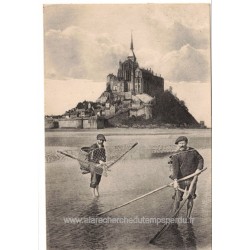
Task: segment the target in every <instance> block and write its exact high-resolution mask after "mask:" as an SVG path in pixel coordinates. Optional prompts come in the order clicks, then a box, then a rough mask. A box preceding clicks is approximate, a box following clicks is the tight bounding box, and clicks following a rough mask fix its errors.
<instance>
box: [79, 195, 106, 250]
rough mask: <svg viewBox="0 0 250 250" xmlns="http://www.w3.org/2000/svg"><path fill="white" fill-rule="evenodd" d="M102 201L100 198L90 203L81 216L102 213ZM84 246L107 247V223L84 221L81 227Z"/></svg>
mask: <svg viewBox="0 0 250 250" xmlns="http://www.w3.org/2000/svg"><path fill="white" fill-rule="evenodd" d="M101 207H102V205H101V203H100V200H99V199H98V198H95V199H93V201H92V202H91V203H90V204H88V205H87V206H86V207H85V209H84V211H83V212H82V213H81V214H80V217H81V218H83V217H84V218H88V217H92V218H96V214H98V213H100V212H101V211H102V210H101ZM80 231H81V236H82V247H84V249H86V248H87V249H93V250H95V249H107V248H108V247H107V241H106V236H105V231H106V224H105V223H84V224H82V228H81V230H80Z"/></svg>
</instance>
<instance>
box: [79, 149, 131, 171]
mask: <svg viewBox="0 0 250 250" xmlns="http://www.w3.org/2000/svg"><path fill="white" fill-rule="evenodd" d="M135 145H136V144H126V145H118V146H114V147H107V148H106V154H107V156H108V158H107V160H108V161H107V162H105V163H103V164H98V163H95V162H91V161H90V158H91V154H92V157H93V154H94V158H95V157H96V158H97V159H102V158H103V157H104V156H103V152H102V150H99V149H96V150H95V149H94V150H92V149H91V148H89V147H82V148H81V149H80V150H79V154H78V162H79V164H80V169H81V171H82V174H87V173H90V172H95V173H96V174H100V175H107V171H108V169H109V168H110V167H111V166H112V165H113V164H114V163H115V162H117V161H118V160H119V159H120V158H121V157H123V155H124V156H125V154H126V153H127V152H128V151H129V150H130V149H132V147H134V146H135ZM94 160H95V159H94Z"/></svg>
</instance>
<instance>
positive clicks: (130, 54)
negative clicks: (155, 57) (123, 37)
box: [128, 31, 136, 62]
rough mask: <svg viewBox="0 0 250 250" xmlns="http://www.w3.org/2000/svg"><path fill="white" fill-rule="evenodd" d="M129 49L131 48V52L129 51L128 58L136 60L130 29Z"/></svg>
mask: <svg viewBox="0 0 250 250" xmlns="http://www.w3.org/2000/svg"><path fill="white" fill-rule="evenodd" d="M130 50H131V52H130V53H129V56H128V59H131V60H132V61H134V62H135V61H136V56H135V53H134V44H133V34H132V31H131V42H130Z"/></svg>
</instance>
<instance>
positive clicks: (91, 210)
mask: <svg viewBox="0 0 250 250" xmlns="http://www.w3.org/2000/svg"><path fill="white" fill-rule="evenodd" d="M100 132H101V133H104V134H105V135H106V138H107V143H106V148H107V156H108V157H109V155H111V154H114V148H115V146H117V145H121V146H122V145H127V144H129V143H134V142H138V143H139V144H138V146H137V147H136V148H134V149H133V150H132V152H131V153H129V154H128V155H127V156H126V157H125V158H124V159H123V160H121V161H120V162H119V163H117V164H116V165H114V167H112V171H111V172H110V173H109V176H108V177H102V181H101V184H100V193H101V196H100V197H98V198H92V196H91V192H90V188H89V178H90V176H89V175H82V174H81V172H80V169H79V164H78V162H77V161H75V160H72V159H69V158H66V157H63V156H60V155H58V154H57V153H56V150H66V151H68V152H72V153H74V152H77V150H78V149H79V147H81V146H89V145H91V144H92V143H93V142H95V136H96V134H97V133H100ZM124 134H125V135H124ZM179 135H186V136H187V137H188V138H190V146H192V147H195V148H196V149H198V150H199V152H200V153H201V155H202V156H203V157H204V159H205V166H206V167H207V168H208V170H206V171H205V172H204V173H203V174H202V175H201V176H200V177H199V183H198V188H197V199H196V200H195V205H194V209H193V213H192V217H194V224H193V225H189V226H188V225H187V224H179V226H178V227H177V228H170V229H169V230H167V231H166V232H165V233H164V234H163V235H162V237H161V238H160V239H159V240H158V241H157V242H156V244H155V245H151V244H148V242H149V240H150V239H151V238H152V237H153V236H154V234H155V233H156V232H157V231H158V230H159V229H160V228H161V227H162V225H156V224H153V223H152V224H139V223H137V224H128V223H127V224H86V223H81V224H69V223H65V222H64V218H65V217H79V218H83V217H88V216H91V217H95V215H96V214H97V213H100V212H103V211H105V210H107V209H109V208H112V207H114V206H118V205H120V204H122V203H124V202H127V201H128V200H131V199H133V198H135V197H137V196H140V195H142V194H144V193H146V192H149V191H151V190H153V189H155V188H158V187H160V186H163V185H165V184H167V183H169V182H170V181H171V180H170V179H169V178H168V176H169V169H168V164H167V157H166V156H164V152H165V151H164V150H166V148H169V147H170V148H171V147H172V145H173V143H174V140H175V139H176V137H177V136H179ZM45 143H46V201H47V209H46V211H47V245H48V249H211V227H212V226H211V131H210V130H177V129H174V130H170V129H168V130H164V129H162V130H161V129H155V130H154V129H149V130H146V129H142V130H139V129H128V130H123V132H122V131H121V130H119V129H117V130H116V129H112V130H110V129H105V130H98V131H87V132H86V131H56V130H54V131H53V132H51V131H49V132H46V138H45ZM172 194H173V190H172V189H170V188H166V189H164V190H162V191H159V192H157V193H155V194H153V195H150V196H148V197H146V198H144V199H142V200H139V201H137V202H135V203H132V204H130V205H128V206H126V207H124V208H120V209H118V210H115V211H113V212H110V213H109V214H107V215H105V216H104V217H108V216H109V217H111V218H115V217H121V218H123V217H127V218H135V217H140V218H141V217H148V218H153V217H156V218H164V217H167V215H168V212H169V210H170V208H171V205H172V199H171V197H172ZM180 216H185V209H183V210H182V212H181V214H180Z"/></svg>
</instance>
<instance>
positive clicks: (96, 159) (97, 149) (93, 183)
mask: <svg viewBox="0 0 250 250" xmlns="http://www.w3.org/2000/svg"><path fill="white" fill-rule="evenodd" d="M96 139H97V142H96V143H94V144H93V145H92V146H91V147H90V148H89V154H88V160H89V162H93V163H95V164H103V165H104V163H105V162H106V151H105V147H104V142H105V141H106V138H105V136H104V135H103V134H98V135H97V137H96ZM90 173H91V180H90V187H91V189H92V194H93V196H94V197H95V196H99V184H100V181H101V178H102V175H100V174H97V173H96V171H95V169H92V168H91V170H90Z"/></svg>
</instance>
